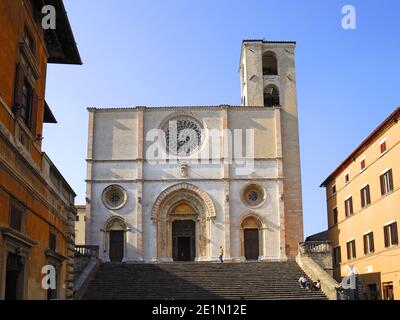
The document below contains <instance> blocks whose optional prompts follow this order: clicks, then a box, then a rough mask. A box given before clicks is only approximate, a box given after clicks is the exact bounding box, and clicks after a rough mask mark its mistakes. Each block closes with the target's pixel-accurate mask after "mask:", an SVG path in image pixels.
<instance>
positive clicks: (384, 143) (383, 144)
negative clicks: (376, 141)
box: [380, 141, 386, 153]
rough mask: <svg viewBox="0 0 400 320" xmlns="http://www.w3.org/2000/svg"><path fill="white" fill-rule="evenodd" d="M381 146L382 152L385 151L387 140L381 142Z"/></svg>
mask: <svg viewBox="0 0 400 320" xmlns="http://www.w3.org/2000/svg"><path fill="white" fill-rule="evenodd" d="M380 148H381V153H384V152H385V151H386V141H383V142H382V143H381V144H380Z"/></svg>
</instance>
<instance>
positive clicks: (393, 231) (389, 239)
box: [383, 222, 399, 248]
mask: <svg viewBox="0 0 400 320" xmlns="http://www.w3.org/2000/svg"><path fill="white" fill-rule="evenodd" d="M383 232H384V235H385V248H388V247H390V246H396V245H398V244H399V239H398V234H397V222H393V223H391V224H389V225H386V226H384V227H383Z"/></svg>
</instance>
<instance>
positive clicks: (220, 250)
mask: <svg viewBox="0 0 400 320" xmlns="http://www.w3.org/2000/svg"><path fill="white" fill-rule="evenodd" d="M219 261H221V263H223V262H224V248H222V246H220V247H219Z"/></svg>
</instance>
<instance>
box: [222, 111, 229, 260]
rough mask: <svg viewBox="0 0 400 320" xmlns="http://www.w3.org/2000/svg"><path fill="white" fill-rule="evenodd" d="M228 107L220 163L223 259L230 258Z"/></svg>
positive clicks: (225, 115)
mask: <svg viewBox="0 0 400 320" xmlns="http://www.w3.org/2000/svg"><path fill="white" fill-rule="evenodd" d="M228 116H229V114H228V107H223V109H222V146H221V151H222V165H223V170H224V173H223V180H224V194H225V197H224V199H223V214H224V232H225V247H224V259H225V260H231V223H230V215H231V213H230V164H229V161H228V160H229V159H226V158H225V152H229V136H228Z"/></svg>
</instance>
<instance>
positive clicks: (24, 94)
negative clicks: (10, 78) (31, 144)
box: [13, 64, 38, 135]
mask: <svg viewBox="0 0 400 320" xmlns="http://www.w3.org/2000/svg"><path fill="white" fill-rule="evenodd" d="M13 110H14V112H15V113H16V115H18V116H20V117H21V118H22V120H23V121H24V123H25V124H26V126H27V127H28V128H29V129H30V130H31V132H32V134H33V135H36V124H37V114H38V96H37V94H36V92H35V90H34V86H33V85H32V84H31V83H30V82H29V81H28V78H27V76H26V75H25V70H24V68H23V67H22V66H21V65H20V64H18V65H17V69H16V76H15V87H14V108H13Z"/></svg>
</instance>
